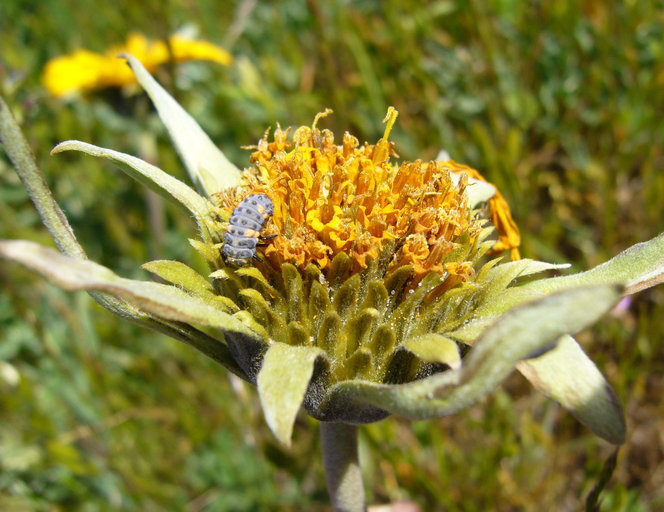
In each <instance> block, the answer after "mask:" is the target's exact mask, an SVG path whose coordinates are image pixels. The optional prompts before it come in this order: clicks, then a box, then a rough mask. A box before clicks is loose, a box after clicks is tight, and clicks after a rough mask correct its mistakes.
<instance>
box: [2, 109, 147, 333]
mask: <svg viewBox="0 0 664 512" xmlns="http://www.w3.org/2000/svg"><path fill="white" fill-rule="evenodd" d="M0 143H2V145H3V146H4V149H5V152H6V153H7V156H8V157H9V159H10V160H11V161H12V163H13V164H14V168H15V169H16V173H17V174H18V176H19V178H21V181H22V182H23V185H24V186H25V188H26V189H27V190H28V194H29V195H30V199H32V202H33V203H34V205H35V208H37V211H38V212H39V216H40V217H41V219H42V222H43V223H44V226H46V229H48V232H49V233H50V234H51V237H53V241H54V242H55V245H57V247H58V249H60V252H62V253H64V254H66V255H67V256H71V257H73V258H79V259H88V257H87V255H86V254H85V250H84V249H83V247H81V245H80V244H79V243H78V241H77V240H76V236H75V235H74V231H73V230H72V228H71V226H70V225H69V221H68V220H67V217H65V214H64V213H63V212H62V210H61V209H60V206H59V205H58V203H57V202H56V201H55V199H54V198H53V194H51V190H50V189H49V188H48V185H47V184H46V178H44V175H43V174H42V172H41V170H40V169H39V166H38V165H37V162H36V161H35V157H34V155H33V154H32V150H31V149H30V146H29V145H28V142H27V141H26V140H25V137H24V136H23V133H22V132H21V129H20V128H19V126H18V124H17V123H16V121H15V120H14V117H13V116H12V114H11V112H10V111H9V107H8V106H7V104H6V103H5V101H4V100H3V99H2V97H0ZM88 293H90V295H91V296H92V298H93V299H94V300H96V301H97V302H98V303H99V304H100V305H101V306H102V307H104V308H106V309H108V310H109V311H111V312H112V313H115V314H116V315H119V316H121V317H124V318H129V319H133V320H135V321H138V322H139V323H141V322H142V323H143V324H144V325H146V324H150V325H151V324H155V325H156V323H155V321H154V320H151V319H149V318H147V317H146V316H145V315H144V314H140V313H138V311H137V310H136V308H133V307H131V306H130V305H128V304H126V303H124V302H123V301H120V300H118V299H116V298H115V297H112V296H110V295H108V294H106V293H101V292H94V291H90V292H88Z"/></svg>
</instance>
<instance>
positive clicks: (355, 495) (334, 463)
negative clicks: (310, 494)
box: [320, 422, 367, 512]
mask: <svg viewBox="0 0 664 512" xmlns="http://www.w3.org/2000/svg"><path fill="white" fill-rule="evenodd" d="M320 437H321V445H322V448H323V465H324V466H325V478H326V480H327V489H328V491H329V493H330V501H331V502H332V508H333V509H334V511H335V512H366V510H367V508H366V503H365V499H364V486H363V484H362V472H361V470H360V462H359V459H358V453H357V427H356V426H355V425H346V424H345V423H328V422H322V423H321V424H320Z"/></svg>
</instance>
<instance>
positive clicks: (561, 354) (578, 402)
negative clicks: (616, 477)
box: [517, 335, 625, 444]
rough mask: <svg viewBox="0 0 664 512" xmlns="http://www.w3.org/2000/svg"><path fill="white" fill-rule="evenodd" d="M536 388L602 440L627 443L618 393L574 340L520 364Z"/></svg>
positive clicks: (566, 338)
mask: <svg viewBox="0 0 664 512" xmlns="http://www.w3.org/2000/svg"><path fill="white" fill-rule="evenodd" d="M517 369H518V370H519V371H520V372H521V373H522V374H523V375H524V376H525V377H526V378H527V379H528V380H529V381H530V382H531V384H532V385H533V386H535V388H536V389H537V390H539V391H541V392H542V393H544V394H545V395H546V396H548V397H550V398H552V399H553V400H555V401H556V402H558V403H559V404H561V405H562V406H563V407H565V409H567V410H569V411H570V412H571V413H572V414H573V415H574V416H575V417H576V418H577V419H578V420H579V421H580V422H581V423H583V424H584V425H585V426H587V427H588V428H589V429H590V430H592V431H593V432H594V433H595V434H597V435H598V436H600V437H602V438H604V439H606V440H607V441H609V442H611V443H615V444H620V443H624V442H625V417H624V413H623V409H622V405H621V404H620V401H619V400H618V397H616V394H615V391H613V388H612V387H611V386H610V384H609V383H608V382H607V381H606V380H605V379H604V377H603V376H602V374H601V373H600V371H599V370H598V369H597V367H596V366H595V363H593V362H592V361H591V360H590V358H589V357H588V356H587V355H586V354H585V352H584V351H583V350H582V349H581V347H580V346H579V344H578V343H577V342H576V341H575V340H574V338H572V337H571V336H567V335H566V336H563V337H561V338H560V339H559V340H558V344H557V346H556V347H555V348H554V349H553V350H550V351H548V352H547V353H546V354H544V355H542V356H540V357H537V358H535V359H528V360H526V361H521V362H519V363H518V364H517Z"/></svg>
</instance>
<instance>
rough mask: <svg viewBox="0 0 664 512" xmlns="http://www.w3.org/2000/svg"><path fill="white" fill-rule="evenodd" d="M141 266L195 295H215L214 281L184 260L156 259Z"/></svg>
mask: <svg viewBox="0 0 664 512" xmlns="http://www.w3.org/2000/svg"><path fill="white" fill-rule="evenodd" d="M141 268H142V269H145V270H147V271H148V272H152V273H153V274H155V275H156V276H159V277H161V278H162V279H163V280H164V281H168V282H169V283H171V284H174V285H176V286H179V287H181V288H182V289H183V290H185V291H187V292H189V293H193V294H194V295H198V296H200V297H210V296H215V294H214V288H213V287H212V283H210V282H209V281H208V280H207V279H205V278H204V277H203V276H202V275H200V274H199V273H198V272H196V271H195V270H194V269H193V268H191V267H189V266H187V265H185V264H184V263H182V262H179V261H170V260H154V261H148V262H147V263H143V265H141Z"/></svg>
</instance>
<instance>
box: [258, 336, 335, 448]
mask: <svg viewBox="0 0 664 512" xmlns="http://www.w3.org/2000/svg"><path fill="white" fill-rule="evenodd" d="M318 358H324V352H323V351H322V350H320V349H318V348H314V347H302V346H290V345H287V344H285V343H273V344H272V345H270V348H268V350H267V352H266V353H265V357H264V358H263V366H262V367H261V369H260V372H258V379H257V385H258V395H259V397H260V400H261V405H262V407H263V412H264V413H265V419H266V420H267V424H268V426H269V427H270V429H271V430H272V432H273V433H274V435H275V436H276V438H277V439H278V440H279V441H280V442H281V443H283V444H284V445H286V446H290V442H291V435H292V433H293V424H294V423H295V417H296V416H297V412H298V411H299V410H300V406H301V405H302V402H303V401H304V394H305V393H306V391H307V387H308V386H309V381H310V380H311V377H312V375H313V373H314V366H315V363H316V360H317V359H318Z"/></svg>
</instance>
